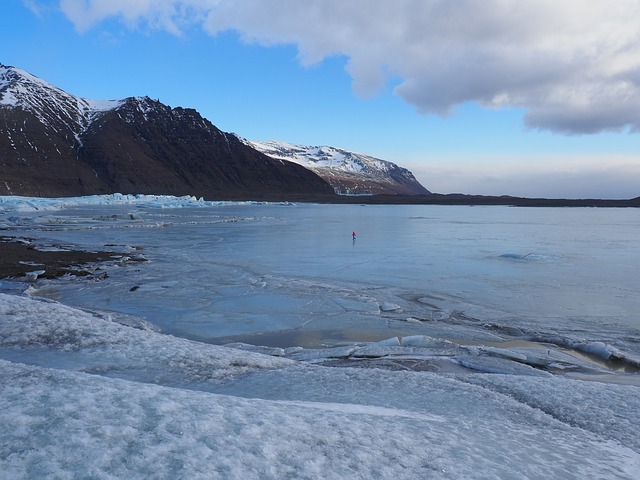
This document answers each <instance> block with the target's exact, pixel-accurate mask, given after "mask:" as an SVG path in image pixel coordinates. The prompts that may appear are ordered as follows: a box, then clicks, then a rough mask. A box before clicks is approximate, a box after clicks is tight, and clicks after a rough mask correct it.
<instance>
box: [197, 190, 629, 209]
mask: <svg viewBox="0 0 640 480" xmlns="http://www.w3.org/2000/svg"><path fill="white" fill-rule="evenodd" d="M205 199H206V200H220V201H224V200H229V201H262V202H298V203H322V204H336V205H353V204H364V205H468V206H474V205H504V206H511V207H597V208H640V197H636V198H632V199H628V200H613V199H598V198H584V199H571V198H526V197H512V196H509V195H502V196H487V195H466V194H461V193H451V194H440V193H432V194H429V195H354V196H348V195H307V194H288V195H283V194H275V195H255V194H254V195H220V196H213V197H205Z"/></svg>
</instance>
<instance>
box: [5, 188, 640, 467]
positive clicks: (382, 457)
mask: <svg viewBox="0 0 640 480" xmlns="http://www.w3.org/2000/svg"><path fill="white" fill-rule="evenodd" d="M158 207H164V208H158ZM636 217H637V212H635V211H634V210H606V211H604V210H597V209H514V208H503V207H480V208H479V207H473V208H470V207H464V208H461V207H426V206H421V207H371V206H367V207H364V206H319V205H292V204H280V205H275V204H232V203H209V202H202V201H199V200H198V199H195V198H190V197H184V198H181V199H180V198H174V197H142V196H109V197H92V198H80V199H64V200H45V199H31V198H10V197H3V198H2V199H0V226H1V228H2V229H3V234H4V235H6V236H13V237H28V238H33V239H35V240H34V242H36V243H39V244H41V245H49V246H51V245H53V246H56V248H64V247H65V246H68V245H73V246H74V247H76V248H77V247H85V248H91V249H97V248H98V247H105V246H107V245H114V244H117V245H118V249H119V250H121V251H127V249H131V251H132V252H133V251H135V252H141V251H142V252H143V253H144V255H145V257H147V258H148V259H149V262H148V263H144V264H139V265H133V266H126V267H125V266H119V265H118V264H114V265H108V266H105V267H104V269H103V270H102V271H97V272H96V274H95V275H92V276H89V277H84V278H75V277H63V278H60V279H56V280H43V279H37V280H35V281H20V282H19V281H3V282H2V283H1V284H0V289H1V290H2V291H3V292H6V293H0V424H1V425H3V428H2V429H0V467H1V470H2V472H3V475H4V477H3V478H10V479H13V478H44V477H54V478H72V477H78V476H83V475H84V476H89V477H92V478H122V477H129V478H178V477H184V478H225V479H227V478H238V479H241V478H242V479H244V478H416V479H417V478H456V479H459V478H473V479H476V478H621V479H635V478H638V477H639V476H640V443H639V441H638V437H637V432H638V430H639V429H640V421H639V420H638V417H637V415H636V413H637V411H638V409H639V408H640V395H639V394H640V387H639V385H640V382H639V381H638V370H639V368H638V367H639V365H640V347H638V345H639V339H640V334H639V331H638V327H639V325H638V318H637V313H636V312H637V311H640V304H639V302H640V300H639V296H638V295H637V290H636V285H638V284H639V280H640V279H639V278H638V273H637V265H638V264H640V262H639V261H638V260H640V258H638V257H639V255H640V254H639V253H638V250H637V248H636V242H637V238H638V237H639V236H640V235H639V234H640V231H639V230H638V229H639V228H640V227H639V226H638V222H637V218H636ZM353 230H355V231H357V233H358V237H357V240H356V241H353V240H352V238H351V232H352V231H353Z"/></svg>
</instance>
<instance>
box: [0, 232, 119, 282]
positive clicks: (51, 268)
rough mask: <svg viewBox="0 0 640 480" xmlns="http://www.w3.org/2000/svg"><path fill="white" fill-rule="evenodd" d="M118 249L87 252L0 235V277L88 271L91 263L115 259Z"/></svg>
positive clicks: (78, 273) (42, 275) (82, 272)
mask: <svg viewBox="0 0 640 480" xmlns="http://www.w3.org/2000/svg"><path fill="white" fill-rule="evenodd" d="M118 256H119V255H118V254H117V253H115V252H87V251H79V250H61V249H60V250H58V249H55V250H38V248H37V247H36V246H35V245H33V244H30V243H25V241H24V240H18V239H15V238H12V237H2V238H0V279H2V278H9V277H24V276H29V275H30V276H31V277H33V278H34V279H35V278H37V277H40V278H55V277H59V276H62V275H64V274H67V273H72V274H74V275H87V274H89V273H91V271H90V270H88V269H86V268H83V267H86V266H87V265H88V264H92V263H98V262H105V261H113V260H115V259H116V257H118Z"/></svg>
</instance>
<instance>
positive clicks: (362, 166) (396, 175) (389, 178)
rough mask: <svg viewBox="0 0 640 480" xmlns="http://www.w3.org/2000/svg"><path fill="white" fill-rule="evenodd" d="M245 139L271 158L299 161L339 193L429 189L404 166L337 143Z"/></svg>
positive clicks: (408, 192)
mask: <svg viewBox="0 0 640 480" xmlns="http://www.w3.org/2000/svg"><path fill="white" fill-rule="evenodd" d="M248 143H249V144H250V145H251V146H252V147H253V148H255V149H256V150H259V151H261V152H262V153H264V154H266V155H269V156H270V157H273V158H278V159H281V160H288V161H290V162H295V163H297V164H299V165H302V166H303V167H305V168H308V169H309V170H311V171H313V172H315V173H316V174H318V175H319V176H320V177H322V178H324V179H325V180H326V181H327V182H328V183H329V184H330V185H331V186H332V187H333V188H334V190H335V192H336V193H338V194H342V195H375V194H402V195H423V194H428V193H430V192H429V191H428V190H427V189H426V188H424V187H423V186H422V185H421V184H420V183H419V182H418V181H417V180H416V179H415V177H414V176H413V174H412V173H411V172H410V171H409V170H407V169H406V168H402V167H399V166H398V165H396V164H395V163H392V162H389V161H386V160H380V159H379V158H374V157H371V156H369V155H363V154H360V153H354V152H349V151H347V150H343V149H340V148H336V147H328V146H322V147H318V146H315V147H312V146H304V145H293V144H290V143H285V142H278V141H270V142H252V141H248Z"/></svg>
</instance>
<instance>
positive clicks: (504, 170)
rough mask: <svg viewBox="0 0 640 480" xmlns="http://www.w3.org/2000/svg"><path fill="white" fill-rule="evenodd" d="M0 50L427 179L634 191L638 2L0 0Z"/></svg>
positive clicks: (30, 64)
mask: <svg viewBox="0 0 640 480" xmlns="http://www.w3.org/2000/svg"><path fill="white" fill-rule="evenodd" d="M0 19H1V21H2V28H1V29H0V63H2V64H4V65H11V66H15V67H19V68H22V69H23V70H26V71H28V72H29V73H31V74H33V75H36V76H38V77H40V78H42V79H44V80H46V81H48V82H50V83H52V84H54V85H56V86H58V87H60V88H62V89H63V90H65V91H67V92H69V93H72V94H74V95H77V96H81V97H84V98H89V99H93V100H110V99H117V98H125V97H130V96H142V95H148V96H149V97H151V98H153V99H158V100H160V101H161V102H163V103H165V104H168V105H170V106H172V107H177V106H181V107H190V108H195V109H196V110H198V111H199V112H200V113H201V114H202V115H203V116H204V117H206V118H208V119H209V120H210V121H211V122H212V123H213V124H214V125H216V126H217V127H218V128H220V129H221V130H223V131H227V132H233V133H236V134H238V135H240V136H242V137H245V138H247V139H250V140H260V141H267V140H282V141H286V142H290V143H295V144H302V145H330V146H334V147H341V148H344V149H347V150H351V151H355V152H360V153H365V154H368V155H371V156H374V157H378V158H382V159H384V160H389V161H392V162H394V163H397V164H398V165H400V166H402V167H405V168H408V169H409V170H411V171H412V172H413V173H414V175H415V176H416V178H417V179H418V180H419V181H420V182H421V183H422V184H423V185H424V186H425V187H426V188H428V189H429V190H431V191H432V192H437V193H468V194H486V195H517V196H527V197H555V198H560V197H562V198H632V197H637V196H639V195H640V0H616V1H614V2H611V1H610V0H563V1H562V2H559V1H557V0H484V1H482V2H481V1H477V0H394V1H393V2H391V1H387V0H349V1H344V0H2V2H0Z"/></svg>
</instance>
